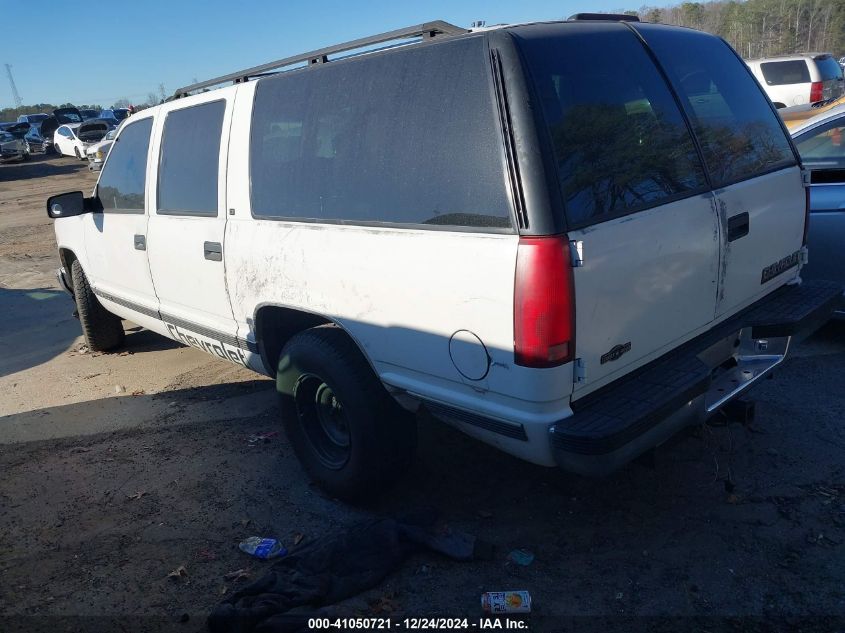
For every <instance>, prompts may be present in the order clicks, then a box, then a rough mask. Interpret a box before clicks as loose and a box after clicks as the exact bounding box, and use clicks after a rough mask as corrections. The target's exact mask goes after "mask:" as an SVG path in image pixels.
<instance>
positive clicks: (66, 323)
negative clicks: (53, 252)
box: [0, 288, 179, 376]
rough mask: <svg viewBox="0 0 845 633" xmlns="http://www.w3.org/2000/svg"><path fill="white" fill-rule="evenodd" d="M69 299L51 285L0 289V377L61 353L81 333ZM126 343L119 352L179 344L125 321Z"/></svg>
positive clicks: (141, 350)
mask: <svg viewBox="0 0 845 633" xmlns="http://www.w3.org/2000/svg"><path fill="white" fill-rule="evenodd" d="M74 307H75V306H74V303H73V299H72V298H71V297H70V296H69V295H68V294H67V293H66V292H63V291H61V290H56V289H55V288H32V289H26V290H20V289H9V288H0V314H3V315H4V322H3V328H2V330H0V349H2V350H3V352H4V353H3V354H2V355H0V376H5V375H8V374H13V373H15V372H18V371H22V370H24V369H28V368H30V367H35V366H36V365H40V364H41V363H44V362H46V361H48V360H50V359H51V358H54V357H55V356H57V355H59V354H61V353H62V352H64V351H65V350H67V349H68V347H69V346H70V345H71V343H73V342H74V340H76V338H77V337H79V336H81V334H82V331H81V329H80V326H79V320H78V319H76V318H75V317H74V316H73V311H74ZM126 325H127V326H128V327H129V328H130V329H128V330H127V337H126V344H125V345H124V346H123V347H122V348H121V351H129V352H132V353H143V352H155V351H159V350H163V349H171V348H174V347H179V344H178V343H176V342H174V341H172V340H170V339H168V338H165V337H163V336H160V335H158V334H155V333H153V332H150V331H148V330H143V329H141V328H139V327H135V326H132V325H131V324H126Z"/></svg>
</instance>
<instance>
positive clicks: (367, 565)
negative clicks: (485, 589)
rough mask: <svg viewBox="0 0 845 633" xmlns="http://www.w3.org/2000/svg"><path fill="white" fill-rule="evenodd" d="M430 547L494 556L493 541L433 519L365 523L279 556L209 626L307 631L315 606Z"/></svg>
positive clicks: (464, 556) (231, 631)
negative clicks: (490, 543)
mask: <svg viewBox="0 0 845 633" xmlns="http://www.w3.org/2000/svg"><path fill="white" fill-rule="evenodd" d="M427 516H428V517H432V516H433V515H431V514H428V515H427ZM424 549H430V550H434V551H437V552H440V553H442V554H445V555H446V556H449V557H450V558H454V559H456V560H471V559H473V558H486V557H487V555H488V554H489V546H488V545H484V544H480V543H476V540H475V537H474V536H471V535H469V534H465V533H462V532H456V531H453V530H449V529H446V528H443V527H439V528H438V527H437V526H435V524H434V523H433V519H431V518H429V519H428V521H420V520H408V521H397V520H394V519H381V520H378V521H374V522H370V523H366V524H362V525H359V526H356V527H354V528H351V529H350V530H348V531H346V532H343V533H341V534H338V535H336V536H334V537H331V538H326V539H323V540H319V541H315V542H313V543H310V544H308V545H306V546H305V547H303V548H302V549H297V550H295V551H294V552H292V553H290V554H288V555H287V556H286V557H284V558H282V559H280V560H279V561H278V562H276V563H275V564H274V565H273V566H272V568H271V569H270V571H269V572H268V573H267V574H266V575H264V576H263V577H262V578H259V579H258V580H256V581H255V582H253V583H251V584H250V585H248V586H246V587H244V588H243V589H242V590H240V591H238V592H237V593H234V594H232V596H231V597H229V598H228V599H227V600H225V601H224V602H222V603H221V604H219V605H218V606H217V607H216V608H215V609H214V611H213V612H212V613H211V615H210V616H209V618H208V628H209V630H210V631H212V633H253V632H254V633H293V632H295V631H300V630H305V629H306V628H307V621H308V618H309V617H313V616H314V615H315V613H314V611H313V610H310V609H317V608H320V607H324V606H327V605H332V604H335V603H337V602H340V601H341V600H345V599H347V598H351V597H352V596H355V595H357V594H359V593H361V592H362V591H365V590H367V589H371V588H372V587H375V586H376V585H378V584H379V583H380V582H381V581H382V579H384V577H385V576H387V575H388V574H389V573H390V572H391V571H393V570H394V569H396V568H397V567H398V566H399V565H400V564H401V563H402V562H403V561H404V560H405V559H406V558H407V557H408V556H409V555H411V554H412V553H414V552H418V551H421V550H424ZM303 607H307V608H309V609H308V610H304V609H303Z"/></svg>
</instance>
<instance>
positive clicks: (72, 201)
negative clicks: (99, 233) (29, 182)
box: [47, 191, 98, 219]
mask: <svg viewBox="0 0 845 633" xmlns="http://www.w3.org/2000/svg"><path fill="white" fill-rule="evenodd" d="M97 206H98V204H97V199H96V198H86V197H85V196H84V195H83V194H82V192H81V191H71V192H70V193H61V194H59V195H57V196H50V197H49V198H48V199H47V215H48V216H50V217H51V218H53V219H56V218H69V217H72V216H74V215H82V214H83V213H92V212H94V211H96V210H97Z"/></svg>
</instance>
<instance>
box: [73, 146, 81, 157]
mask: <svg viewBox="0 0 845 633" xmlns="http://www.w3.org/2000/svg"><path fill="white" fill-rule="evenodd" d="M73 153H74V155H75V156H76V159H77V160H82V156H80V154H79V148H78V147H74V148H73Z"/></svg>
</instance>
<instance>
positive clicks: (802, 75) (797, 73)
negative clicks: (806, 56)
mask: <svg viewBox="0 0 845 633" xmlns="http://www.w3.org/2000/svg"><path fill="white" fill-rule="evenodd" d="M760 71H761V72H762V73H763V79H765V80H766V85H769V86H787V85H789V84H806V83H809V82H810V69H809V68H808V67H807V62H806V61H804V60H803V59H793V60H789V61H782V62H763V63H762V64H760Z"/></svg>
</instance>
